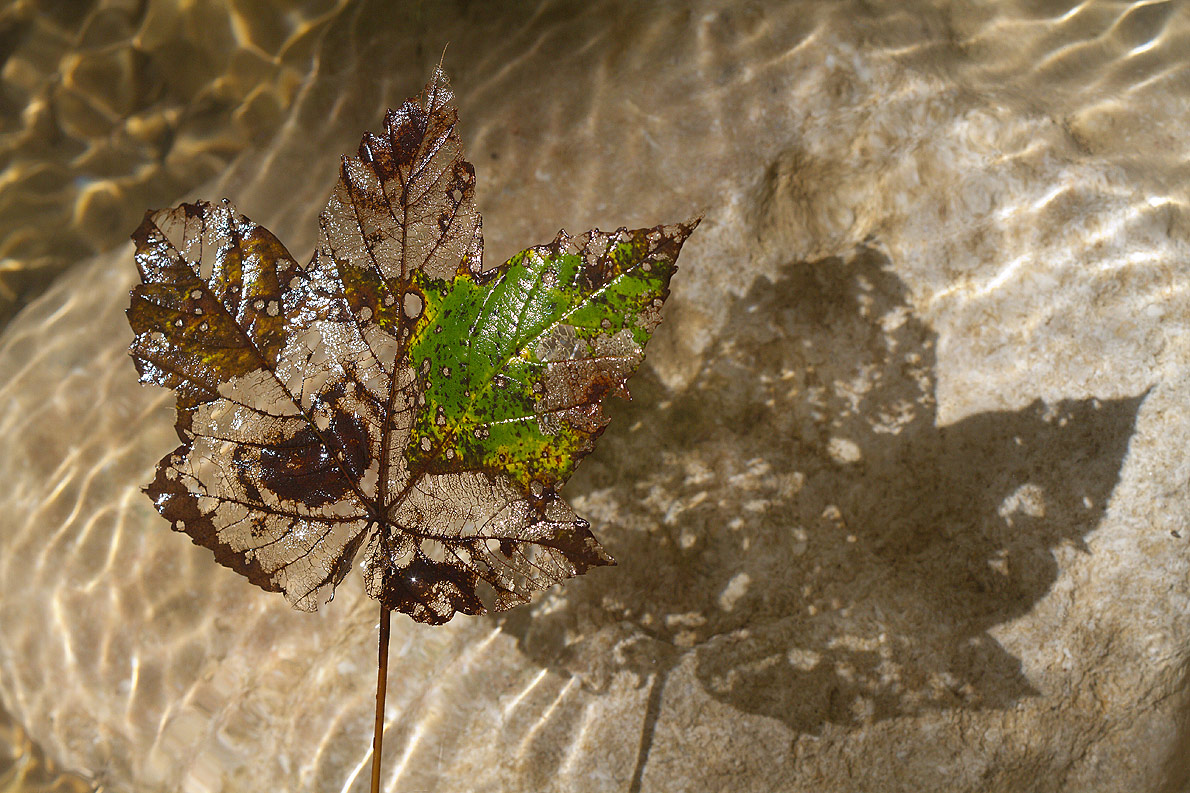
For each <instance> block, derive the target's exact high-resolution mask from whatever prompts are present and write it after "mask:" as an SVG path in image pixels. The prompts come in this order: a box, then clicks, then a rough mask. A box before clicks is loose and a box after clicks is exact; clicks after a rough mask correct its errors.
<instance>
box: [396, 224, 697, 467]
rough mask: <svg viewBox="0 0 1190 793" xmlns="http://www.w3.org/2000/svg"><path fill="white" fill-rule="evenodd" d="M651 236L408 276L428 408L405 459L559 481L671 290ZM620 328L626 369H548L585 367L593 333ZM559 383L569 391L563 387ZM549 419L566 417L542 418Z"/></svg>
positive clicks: (639, 353) (587, 441)
mask: <svg viewBox="0 0 1190 793" xmlns="http://www.w3.org/2000/svg"><path fill="white" fill-rule="evenodd" d="M650 232H652V233H654V234H657V231H656V230H638V231H634V232H623V231H622V232H619V233H618V234H617V235H615V237H613V238H612V239H606V236H605V235H601V236H603V239H599V238H597V239H594V240H592V241H590V242H589V243H588V245H587V246H586V249H584V250H567V249H566V246H565V245H562V244H559V243H555V244H553V245H549V246H541V247H537V248H530V249H528V250H525V251H522V252H521V253H518V254H516V255H515V256H513V257H512V258H511V259H510V260H509V261H508V262H506V263H505V264H504V265H503V266H501V267H500V268H499V269H498V270H497V271H496V273H495V278H494V279H493V278H492V274H487V275H486V277H476V276H474V275H471V274H469V273H464V274H461V275H458V276H456V277H455V278H454V280H453V281H449V282H448V281H445V280H431V279H428V278H426V277H425V276H424V275H421V274H420V273H419V274H417V275H415V278H414V286H415V287H416V289H417V290H418V291H419V292H420V293H421V294H422V296H423V297H424V299H425V309H424V311H423V313H422V316H421V317H420V319H419V321H418V323H417V325H416V327H415V330H414V333H413V336H412V338H411V340H410V343H409V353H408V354H409V363H410V365H411V366H413V367H414V369H415V371H417V372H418V377H419V380H420V384H421V393H422V396H423V397H424V402H425V404H424V405H423V406H421V407H420V409H419V412H418V417H417V421H416V424H415V427H414V432H413V433H412V436H411V439H410V444H409V447H408V455H409V458H410V462H411V464H424V465H426V466H427V468H428V469H429V470H433V471H440V472H444V471H459V470H475V469H484V470H499V471H502V472H504V473H506V474H507V475H509V476H511V477H512V478H513V479H514V480H516V481H517V482H518V483H520V485H521V486H522V487H524V488H525V489H526V490H529V489H530V488H531V486H532V485H531V483H532V482H534V481H536V482H538V483H539V484H540V485H542V486H543V487H553V486H556V485H560V484H561V483H562V482H565V481H566V479H567V478H569V476H570V475H571V473H572V472H573V471H574V468H575V466H576V465H577V464H578V462H579V460H580V459H581V458H582V457H583V456H584V455H585V454H586V453H587V452H589V451H590V450H591V448H592V446H593V443H594V440H595V438H596V437H597V436H598V435H599V433H600V432H601V431H602V429H603V425H604V423H605V422H604V421H603V420H602V414H601V413H600V412H599V403H600V402H601V400H602V399H603V397H604V396H605V395H607V394H608V393H614V392H617V391H619V390H620V388H621V385H622V380H623V379H624V377H626V376H627V375H628V374H631V372H632V371H634V370H635V369H636V367H637V366H638V365H639V363H640V361H641V359H642V357H643V355H644V346H645V344H646V342H648V340H649V337H650V336H651V335H652V332H653V328H654V327H655V326H656V323H657V312H656V306H657V305H659V301H662V300H664V299H665V297H666V295H668V285H669V279H670V277H671V276H672V275H673V273H674V270H675V269H676V267H675V265H674V260H673V257H672V256H671V255H670V254H669V253H668V252H667V250H666V249H664V248H662V249H660V250H659V249H658V248H657V246H656V239H654V241H653V244H650V241H649V239H648V238H647V236H646V235H647V234H649V233H650ZM658 236H660V235H658ZM683 237H684V235H683ZM604 245H606V248H603V249H602V250H600V249H599V248H602V247H603V246H604ZM592 248H595V249H596V250H592ZM625 330H626V331H628V334H630V339H631V340H630V341H629V342H628V343H627V345H626V347H627V349H625V350H624V351H623V352H624V354H623V356H621V357H624V358H627V359H628V360H626V361H624V362H623V363H624V366H622V367H621V368H620V372H621V373H622V374H623V376H616V377H607V376H593V377H588V378H581V377H580V378H578V379H577V380H567V379H566V378H558V377H552V376H551V373H550V369H551V367H552V366H566V365H567V364H570V365H572V366H573V367H575V368H582V367H583V362H584V361H596V360H598V358H599V356H598V355H597V353H596V350H597V348H598V347H599V346H600V343H599V337H604V338H605V339H612V338H613V337H615V336H616V335H617V334H621V332H622V331H625ZM552 338H563V339H567V340H569V341H571V348H570V349H568V350H564V351H561V353H557V352H555V354H553V355H550V354H548V353H546V351H545V350H544V349H543V347H545V346H547V345H546V344H545V343H546V342H548V341H549V340H550V339H552ZM621 346H622V347H623V346H625V345H623V344H621ZM543 353H544V354H546V358H548V359H546V358H543V357H542V356H543ZM559 354H561V355H562V356H563V357H562V358H559V357H558V355H559ZM605 370H606V367H604V368H603V369H601V370H600V373H602V374H606V371H605ZM560 388H570V389H572V393H568V394H558V393H557V390H558V389H560ZM549 415H555V416H561V417H562V419H561V420H556V421H549V420H548V418H547V419H546V420H543V416H547V417H548V416H549ZM551 430H553V431H551ZM427 440H428V442H427Z"/></svg>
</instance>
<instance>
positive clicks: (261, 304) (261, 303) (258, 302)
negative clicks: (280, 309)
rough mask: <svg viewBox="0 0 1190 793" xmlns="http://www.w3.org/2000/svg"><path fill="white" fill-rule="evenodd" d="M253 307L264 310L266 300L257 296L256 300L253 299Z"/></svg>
mask: <svg viewBox="0 0 1190 793" xmlns="http://www.w3.org/2000/svg"><path fill="white" fill-rule="evenodd" d="M252 308H254V309H256V310H257V311H263V310H264V300H262V299H261V298H259V297H258V298H256V299H255V300H253V301H252Z"/></svg>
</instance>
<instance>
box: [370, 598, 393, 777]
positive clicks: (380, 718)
mask: <svg viewBox="0 0 1190 793" xmlns="http://www.w3.org/2000/svg"><path fill="white" fill-rule="evenodd" d="M388 623H389V609H388V606H386V605H384V604H383V603H381V604H380V651H379V657H378V661H377V664H376V666H377V669H376V727H375V731H374V732H373V733H372V793H380V749H381V746H382V745H383V743H384V694H385V691H386V690H387V689H388Z"/></svg>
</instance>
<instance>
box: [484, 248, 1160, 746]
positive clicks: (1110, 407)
mask: <svg viewBox="0 0 1190 793" xmlns="http://www.w3.org/2000/svg"><path fill="white" fill-rule="evenodd" d="M886 265H887V262H886V261H885V260H884V259H883V258H882V257H881V255H880V254H878V253H877V252H875V251H873V250H870V249H861V250H859V251H858V252H857V253H856V254H855V255H854V256H853V257H852V258H851V259H850V260H848V261H842V260H839V259H828V260H823V261H818V262H811V263H800V264H797V265H793V266H791V267H790V268H789V269H788V271H787V272H786V274H785V275H784V276H783V277H781V278H780V279H779V280H778V281H776V282H763V283H758V284H757V285H756V286H755V287H754V288H753V289H752V290H751V292H750V293H749V294H748V295H746V296H745V297H744V298H743V299H741V300H739V301H738V305H737V306H736V307H735V309H734V311H733V316H734V317H735V319H734V321H733V323H732V324H731V325H730V326H729V327H728V328H727V329H726V330H725V331H724V333H723V335H722V336H721V338H720V339H719V340H718V343H717V345H716V347H715V348H714V349H713V350H712V351H711V353H710V354H709V355H708V357H707V360H706V363H705V365H704V367H703V369H702V371H701V373H700V375H699V377H698V378H697V379H696V380H695V381H694V383H693V384H692V385H691V386H690V387H689V388H688V389H686V390H685V391H684V392H682V393H679V394H671V393H668V392H667V391H666V389H665V388H664V387H663V386H662V385H661V384H660V383H659V382H658V381H657V380H656V379H655V378H651V377H650V374H649V373H648V372H647V371H646V372H642V374H641V375H639V376H638V377H637V378H636V379H635V380H634V381H633V384H632V387H633V391H634V394H635V397H636V398H635V401H634V402H632V403H630V404H628V405H626V406H624V409H622V410H620V411H618V413H619V414H618V415H617V416H616V423H615V425H613V429H612V430H611V431H610V432H608V433H607V435H606V436H605V437H604V439H603V441H602V443H601V448H600V450H599V451H598V452H597V453H596V454H595V455H593V456H592V458H591V459H590V460H589V461H588V462H587V463H586V469H585V470H583V471H581V472H580V474H579V476H578V477H576V479H575V481H574V482H573V483H572V484H571V485H570V486H569V487H568V488H567V493H568V495H569V496H570V498H571V499H572V500H573V501H574V502H575V506H576V508H577V509H578V510H579V512H580V513H581V514H584V515H585V516H587V517H588V518H589V519H590V520H591V521H592V523H593V524H594V525H595V527H596V530H597V533H598V534H599V536H600V537H602V538H603V540H604V544H605V545H606V546H607V547H608V549H609V550H611V552H612V553H613V554H614V555H615V556H616V557H617V558H618V559H619V560H620V566H619V567H617V568H613V569H611V570H607V571H597V572H596V573H594V574H591V575H588V576H585V577H582V578H579V579H576V580H574V581H571V582H568V583H567V584H566V585H565V586H564V587H559V588H555V589H554V590H553V591H551V593H549V595H547V596H546V597H545V598H543V599H542V600H541V601H539V602H538V603H536V604H534V605H533V606H532V607H531V608H529V609H520V610H516V611H513V612H511V613H510V614H508V615H506V616H505V617H503V627H504V629H505V630H506V631H508V632H510V633H511V634H513V635H514V636H516V637H517V639H518V641H519V643H520V646H521V648H522V649H523V650H524V651H525V652H526V653H527V654H529V655H530V656H531V657H532V658H534V660H536V661H538V662H539V663H543V664H546V665H549V666H552V667H554V668H557V669H564V670H567V671H568V672H570V673H572V674H576V675H578V676H579V677H580V678H581V679H582V680H583V681H584V683H585V684H586V685H587V686H589V687H592V688H595V689H598V688H600V687H601V686H602V685H604V684H605V683H606V681H607V679H608V677H609V676H610V675H611V674H614V673H615V672H617V671H619V670H623V669H628V670H630V671H633V672H635V673H636V674H638V675H640V678H641V680H642V681H644V680H645V679H646V678H648V677H650V676H652V677H653V680H654V685H655V687H656V686H657V685H658V682H657V681H660V683H661V684H663V682H664V672H665V670H666V669H668V668H670V667H671V665H672V664H673V663H675V662H676V661H677V660H678V659H679V658H681V657H683V656H684V655H685V654H688V653H692V654H693V655H694V657H695V659H696V663H697V670H698V675H699V678H700V679H701V680H702V682H703V684H704V685H705V687H706V690H707V691H708V692H709V693H710V694H711V695H712V696H714V697H716V698H718V699H720V700H722V701H723V702H726V703H729V704H731V705H733V706H734V707H737V708H739V709H742V710H744V711H748V712H753V713H760V714H764V715H767V716H771V717H774V718H777V719H780V720H782V721H784V722H785V723H786V724H788V725H789V726H790V727H792V728H793V729H795V730H798V731H803V732H807V731H809V732H812V731H816V730H818V729H819V728H820V727H822V725H823V724H825V723H827V722H834V723H839V724H858V723H865V722H870V721H872V720H877V719H884V718H890V717H894V716H901V715H907V714H912V713H916V712H921V711H923V710H926V709H936V708H954V707H965V708H981V707H1003V706H1006V705H1008V704H1010V703H1012V702H1013V701H1015V700H1017V699H1018V698H1020V697H1022V696H1027V695H1029V694H1031V693H1033V691H1032V689H1031V688H1030V686H1029V683H1028V681H1027V680H1026V679H1025V677H1024V676H1023V675H1022V673H1021V668H1020V661H1019V660H1018V659H1017V658H1015V657H1013V656H1012V655H1011V654H1009V653H1008V652H1007V651H1006V650H1005V649H1004V648H1003V647H1001V646H1000V645H999V644H998V643H997V642H996V640H995V639H993V638H992V637H991V636H990V635H989V633H988V631H989V629H990V628H993V627H994V626H996V625H999V624H1001V623H1004V622H1006V621H1008V620H1011V619H1013V618H1015V617H1018V616H1020V615H1022V614H1024V613H1025V612H1027V611H1028V610H1029V609H1030V608H1031V607H1032V606H1033V604H1034V603H1035V602H1036V601H1037V600H1038V599H1039V598H1041V597H1042V596H1043V595H1044V594H1045V593H1046V591H1047V590H1048V589H1049V587H1050V586H1051V585H1052V584H1053V582H1054V580H1055V578H1056V576H1057V565H1056V563H1055V560H1054V556H1053V553H1052V551H1053V549H1054V548H1055V547H1057V546H1060V545H1063V544H1069V545H1072V546H1074V547H1081V546H1082V537H1083V536H1084V535H1086V534H1087V533H1088V532H1090V531H1091V530H1093V529H1094V528H1095V526H1096V525H1097V523H1098V522H1099V520H1100V518H1101V517H1102V515H1103V512H1104V508H1105V506H1106V504H1107V501H1108V499H1109V497H1110V496H1111V492H1112V489H1113V488H1114V487H1115V484H1116V481H1117V479H1118V474H1119V469H1120V465H1121V462H1122V460H1123V457H1124V454H1125V452H1126V451H1127V446H1128V439H1129V437H1130V436H1131V433H1132V429H1133V424H1134V421H1135V417H1136V412H1137V409H1138V407H1139V404H1140V401H1141V399H1142V398H1143V397H1139V396H1138V397H1135V398H1131V399H1123V400H1115V401H1107V400H1105V401H1099V400H1083V401H1063V402H1060V403H1056V404H1048V405H1047V404H1043V403H1041V402H1040V401H1038V402H1035V403H1034V404H1032V405H1030V406H1028V407H1026V408H1024V409H1023V410H1019V411H1015V412H1010V411H1004V412H992V413H984V414H980V415H975V416H971V417H969V418H966V419H964V420H962V421H959V422H957V423H955V424H952V425H949V426H945V427H939V426H937V425H936V423H935V403H934V341H935V337H934V334H933V333H932V332H931V331H930V330H929V328H927V327H926V326H925V325H924V324H923V323H922V322H921V321H919V320H918V319H916V318H915V317H914V316H913V315H912V313H911V312H910V311H909V309H908V306H907V303H906V291H905V287H904V285H903V284H902V283H901V282H900V280H899V279H898V278H897V277H896V276H895V275H893V274H892V273H891V272H889V271H888V270H887V269H885V268H886ZM630 488H632V489H633V490H634V492H632V493H631V494H630V493H629V490H630ZM654 673H658V674H656V675H655V674H654ZM656 693H657V696H659V693H660V692H659V691H657V692H656ZM653 699H656V697H653ZM646 731H651V725H648V724H647V725H646ZM645 744H646V746H644V747H643V748H645V749H647V741H645Z"/></svg>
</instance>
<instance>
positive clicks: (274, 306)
mask: <svg viewBox="0 0 1190 793" xmlns="http://www.w3.org/2000/svg"><path fill="white" fill-rule="evenodd" d="M280 311H281V304H280V303H278V302H277V301H276V300H270V301H269V303H268V306H267V307H266V308H265V313H266V314H268V315H269V316H270V317H275V316H277V314H279V313H280Z"/></svg>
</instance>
